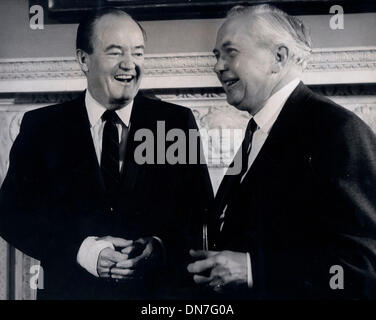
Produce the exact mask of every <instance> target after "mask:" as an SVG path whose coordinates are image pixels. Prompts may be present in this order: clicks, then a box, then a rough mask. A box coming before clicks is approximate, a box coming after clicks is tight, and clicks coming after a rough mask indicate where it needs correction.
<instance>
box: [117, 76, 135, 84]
mask: <svg viewBox="0 0 376 320" xmlns="http://www.w3.org/2000/svg"><path fill="white" fill-rule="evenodd" d="M114 78H115V80H117V81H120V82H122V83H130V82H131V81H132V80H133V79H134V78H135V76H133V75H129V74H117V75H115V77H114Z"/></svg>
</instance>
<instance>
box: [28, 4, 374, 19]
mask: <svg viewBox="0 0 376 320" xmlns="http://www.w3.org/2000/svg"><path fill="white" fill-rule="evenodd" d="M29 3H30V6H31V5H33V4H40V5H42V6H43V8H44V9H45V11H46V12H47V14H46V17H45V20H46V23H76V22H78V21H79V19H80V17H81V16H82V15H83V14H84V13H85V12H87V11H88V10H92V9H94V8H95V7H98V6H113V7H118V8H121V9H123V10H125V11H127V12H128V13H130V14H131V15H132V16H133V17H134V18H136V19H138V20H168V19H206V18H222V17H224V16H225V14H226V12H227V11H228V10H229V9H230V8H231V7H233V6H235V5H239V4H240V5H244V4H245V5H247V4H251V5H252V4H261V3H270V4H273V5H276V6H278V7H279V8H281V9H283V10H285V11H286V12H288V13H290V14H293V15H305V14H329V9H330V7H331V6H333V5H341V6H342V7H343V9H344V12H345V13H359V12H376V1H375V0H269V1H268V0H249V1H244V0H226V1H224V0H220V1H218V0H97V1H93V0H52V1H48V0H29Z"/></svg>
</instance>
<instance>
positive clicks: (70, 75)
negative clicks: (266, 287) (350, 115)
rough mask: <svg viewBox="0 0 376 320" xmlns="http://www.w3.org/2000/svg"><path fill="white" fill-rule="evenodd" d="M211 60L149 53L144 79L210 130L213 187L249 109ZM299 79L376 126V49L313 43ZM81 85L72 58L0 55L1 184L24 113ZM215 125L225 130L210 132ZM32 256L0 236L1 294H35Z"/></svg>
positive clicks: (73, 93)
mask: <svg viewBox="0 0 376 320" xmlns="http://www.w3.org/2000/svg"><path fill="white" fill-rule="evenodd" d="M214 63H215V59H214V57H213V55H212V54H202V53H200V54H196V53H189V54H176V55H166V56H161V55H150V56H147V58H146V77H145V79H144V81H143V84H142V86H143V89H145V91H146V93H148V94H152V95H156V96H158V97H160V98H161V99H163V100H166V101H169V102H172V103H176V104H180V105H183V106H187V107H189V108H191V109H192V111H193V113H194V115H195V117H196V121H197V123H198V126H199V128H200V129H201V132H202V133H209V134H207V135H205V134H203V135H202V137H203V139H202V140H203V143H204V149H205V150H209V151H210V152H211V153H210V160H212V161H211V162H210V163H209V167H210V174H211V179H212V183H213V186H214V188H217V187H218V185H219V183H220V180H221V179H222V176H223V174H224V172H225V170H226V164H228V163H229V161H231V154H233V153H234V150H236V148H237V146H238V145H239V144H240V143H241V139H242V137H238V139H237V140H236V141H234V144H233V145H231V146H230V147H229V148H227V145H226V144H221V142H223V141H227V140H226V139H228V136H226V129H244V128H245V126H246V124H247V121H248V115H247V114H246V113H244V112H240V111H237V110H236V109H234V108H233V107H231V106H229V105H228V104H227V102H226V97H225V95H224V93H223V91H222V89H221V88H220V85H219V83H218V81H217V79H216V77H215V75H214V74H213V72H212V68H213V65H214ZM303 80H304V81H305V82H306V83H307V84H310V85H311V87H312V89H314V90H315V91H317V92H319V93H321V94H324V95H326V96H329V97H330V98H331V99H333V100H334V101H336V102H338V103H339V104H341V105H343V106H345V107H346V108H348V109H350V110H352V111H354V112H355V113H356V114H358V115H359V116H360V117H361V118H362V119H363V120H364V121H365V122H367V123H368V124H369V125H370V126H371V127H372V128H373V129H374V130H375V132H376V85H375V84H376V49H375V48H352V49H335V50H331V49H320V50H315V52H314V54H313V55H312V57H311V60H310V62H309V63H308V68H307V71H306V72H305V73H304V76H303ZM84 87H85V80H84V78H83V75H82V73H81V71H80V70H79V68H78V65H77V64H76V62H75V61H74V59H73V58H52V59H51V58H49V59H32V60H31V59H23V60H17V61H15V60H0V184H1V183H2V181H3V179H4V177H5V174H6V170H7V166H8V156H9V150H10V148H11V145H12V143H13V141H14V139H15V137H16V136H17V134H18V131H19V125H20V122H21V119H22V116H23V114H24V112H25V111H27V110H31V109H33V108H37V107H43V106H46V105H49V104H54V103H58V102H62V101H65V100H70V99H72V98H74V97H75V96H77V94H78V92H79V91H80V90H82V89H83V88H84ZM211 130H212V131H211ZM215 130H219V132H220V133H221V134H222V135H220V136H218V135H214V136H213V135H212V133H213V132H216V133H218V131H215ZM216 139H220V143H218V141H216ZM37 263H38V262H37V261H36V260H34V259H32V258H30V257H28V256H26V255H24V254H22V253H21V252H19V251H18V250H15V249H13V248H9V246H8V245H7V244H6V243H5V242H4V241H3V240H2V239H0V299H25V300H31V299H34V298H35V290H32V289H31V288H30V279H31V276H32V274H31V270H30V268H31V266H33V265H35V264H37ZM9 266H10V268H9Z"/></svg>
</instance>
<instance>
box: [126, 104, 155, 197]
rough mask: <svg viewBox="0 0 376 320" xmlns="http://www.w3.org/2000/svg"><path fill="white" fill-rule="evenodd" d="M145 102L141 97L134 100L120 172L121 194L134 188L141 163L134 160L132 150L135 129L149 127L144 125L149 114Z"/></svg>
mask: <svg viewBox="0 0 376 320" xmlns="http://www.w3.org/2000/svg"><path fill="white" fill-rule="evenodd" d="M145 103H146V102H145V101H144V99H142V98H136V99H135V100H134V104H133V108H132V113H131V118H130V130H129V134H128V140H127V149H126V154H125V160H124V168H123V174H122V191H123V193H122V194H124V192H126V193H128V192H131V191H132V190H133V189H134V187H135V184H136V181H137V179H138V178H139V174H140V170H141V167H142V165H139V164H137V163H136V162H135V160H134V151H135V149H136V147H137V145H136V142H135V139H134V137H135V133H136V132H137V130H139V129H142V128H149V126H147V125H146V122H147V118H148V116H149V114H148V111H147V110H145V109H146V108H145V107H146V106H145Z"/></svg>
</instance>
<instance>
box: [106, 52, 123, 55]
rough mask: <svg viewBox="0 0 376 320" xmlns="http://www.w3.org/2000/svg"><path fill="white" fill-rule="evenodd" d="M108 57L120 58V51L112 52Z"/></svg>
mask: <svg viewBox="0 0 376 320" xmlns="http://www.w3.org/2000/svg"><path fill="white" fill-rule="evenodd" d="M108 55H110V56H120V55H121V52H119V51H111V52H109V53H108Z"/></svg>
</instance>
